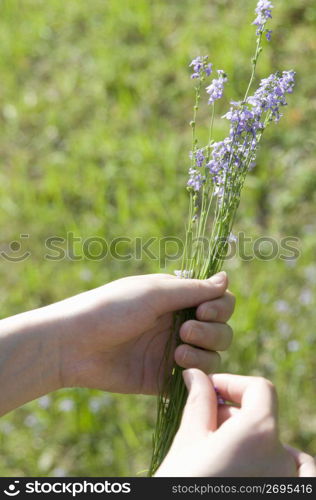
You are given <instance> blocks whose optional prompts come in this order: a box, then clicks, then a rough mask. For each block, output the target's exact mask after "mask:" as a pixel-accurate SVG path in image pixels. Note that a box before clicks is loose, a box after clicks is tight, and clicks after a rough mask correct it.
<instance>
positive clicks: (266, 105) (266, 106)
mask: <svg viewBox="0 0 316 500" xmlns="http://www.w3.org/2000/svg"><path fill="white" fill-rule="evenodd" d="M294 85H295V71H293V70H290V71H283V73H279V72H277V73H273V74H272V75H270V76H269V77H268V78H263V79H262V80H261V82H260V85H259V88H258V89H257V90H256V92H255V93H254V95H253V96H250V97H248V98H247V103H249V104H250V105H251V106H252V111H253V112H254V114H255V115H256V116H257V117H260V116H261V115H262V114H263V113H264V112H268V111H270V112H271V113H272V118H273V119H274V121H276V122H277V121H279V119H280V117H281V116H282V115H281V114H280V107H282V106H286V104H287V102H286V98H285V96H286V94H291V93H292V92H293V88H294Z"/></svg>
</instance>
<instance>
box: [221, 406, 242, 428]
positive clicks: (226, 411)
mask: <svg viewBox="0 0 316 500" xmlns="http://www.w3.org/2000/svg"><path fill="white" fill-rule="evenodd" d="M238 413H240V408H237V407H236V406H231V405H218V408H217V427H219V426H220V425H222V424H223V423H224V422H226V420H229V419H230V418H232V417H236V415H238Z"/></svg>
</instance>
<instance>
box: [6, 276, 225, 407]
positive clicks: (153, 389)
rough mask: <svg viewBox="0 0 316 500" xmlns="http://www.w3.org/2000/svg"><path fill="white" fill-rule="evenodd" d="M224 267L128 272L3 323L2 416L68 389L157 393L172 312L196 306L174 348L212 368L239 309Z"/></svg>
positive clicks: (186, 362) (185, 359)
mask: <svg viewBox="0 0 316 500" xmlns="http://www.w3.org/2000/svg"><path fill="white" fill-rule="evenodd" d="M227 285H228V282H227V276H226V273H219V274H218V275H216V276H214V277H212V278H211V279H209V280H203V281H199V280H194V279H189V280H185V279H178V278H176V277H175V276H171V275H167V274H155V275H143V276H134V277H129V278H123V279H120V280H118V281H114V282H112V283H109V284H107V285H104V286H102V287H100V288H97V289H95V290H91V291H89V292H85V293H82V294H80V295H77V296H75V297H72V298H69V299H66V300H63V301H61V302H58V303H56V304H52V305H50V306H47V307H43V308H41V309H37V310H34V311H29V312H26V313H23V314H19V315H17V316H13V317H11V318H7V319H4V320H2V321H1V322H0V380H1V391H0V414H2V415H3V414H5V413H7V412H9V411H10V410H13V409H14V408H17V407H19V406H21V405H22V404H24V403H26V402H28V401H31V400H33V399H35V398H37V397H39V396H42V395H44V394H47V393H49V392H51V391H55V390H57V389H60V388H63V387H88V388H96V389H102V390H104V391H112V392H121V393H142V394H155V393H157V388H158V379H159V376H160V371H161V370H160V369H161V359H162V357H163V353H164V347H165V344H166V341H167V339H168V337H169V334H170V332H171V326H172V313H173V311H176V310H178V309H182V308H186V307H195V306H196V307H197V310H196V320H191V321H188V322H186V323H184V324H183V325H182V327H181V331H180V335H181V338H182V340H183V342H184V344H183V345H181V346H179V347H178V348H177V349H176V350H175V354H174V356H175V360H176V362H177V363H178V364H179V365H181V366H182V367H184V368H191V367H195V368H199V369H202V370H204V371H206V372H209V371H211V372H214V371H215V370H216V369H218V366H219V359H220V358H219V355H218V353H217V352H216V351H217V350H224V349H227V348H228V347H229V345H230V343H231V340H232V330H231V328H230V327H229V326H228V325H226V321H227V320H228V319H229V318H230V316H231V314H232V313H233V309H234V302H235V300H234V297H233V295H232V294H231V293H230V292H228V291H227Z"/></svg>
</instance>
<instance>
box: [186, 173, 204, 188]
mask: <svg viewBox="0 0 316 500" xmlns="http://www.w3.org/2000/svg"><path fill="white" fill-rule="evenodd" d="M204 182H205V177H204V175H202V174H201V173H200V172H199V171H198V170H196V169H195V168H190V169H189V180H188V182H187V186H188V187H189V188H191V189H193V191H200V189H201V187H202V185H203V184H204Z"/></svg>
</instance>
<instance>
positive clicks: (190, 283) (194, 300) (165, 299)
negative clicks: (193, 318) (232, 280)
mask: <svg viewBox="0 0 316 500" xmlns="http://www.w3.org/2000/svg"><path fill="white" fill-rule="evenodd" d="M172 278H174V279H172ZM227 284H228V279H227V274H226V273H225V272H220V273H217V274H215V275H214V276H212V277H211V278H209V279H208V280H197V279H179V278H176V277H171V276H170V277H169V278H160V280H159V281H158V280H157V282H156V285H155V293H158V298H159V303H160V304H161V306H162V309H164V310H165V311H176V310H178V309H184V308H187V307H194V306H197V305H199V304H201V303H202V302H206V301H208V300H212V299H216V298H218V297H221V296H222V295H223V294H224V292H225V290H226V288H227ZM156 298H157V295H156Z"/></svg>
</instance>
